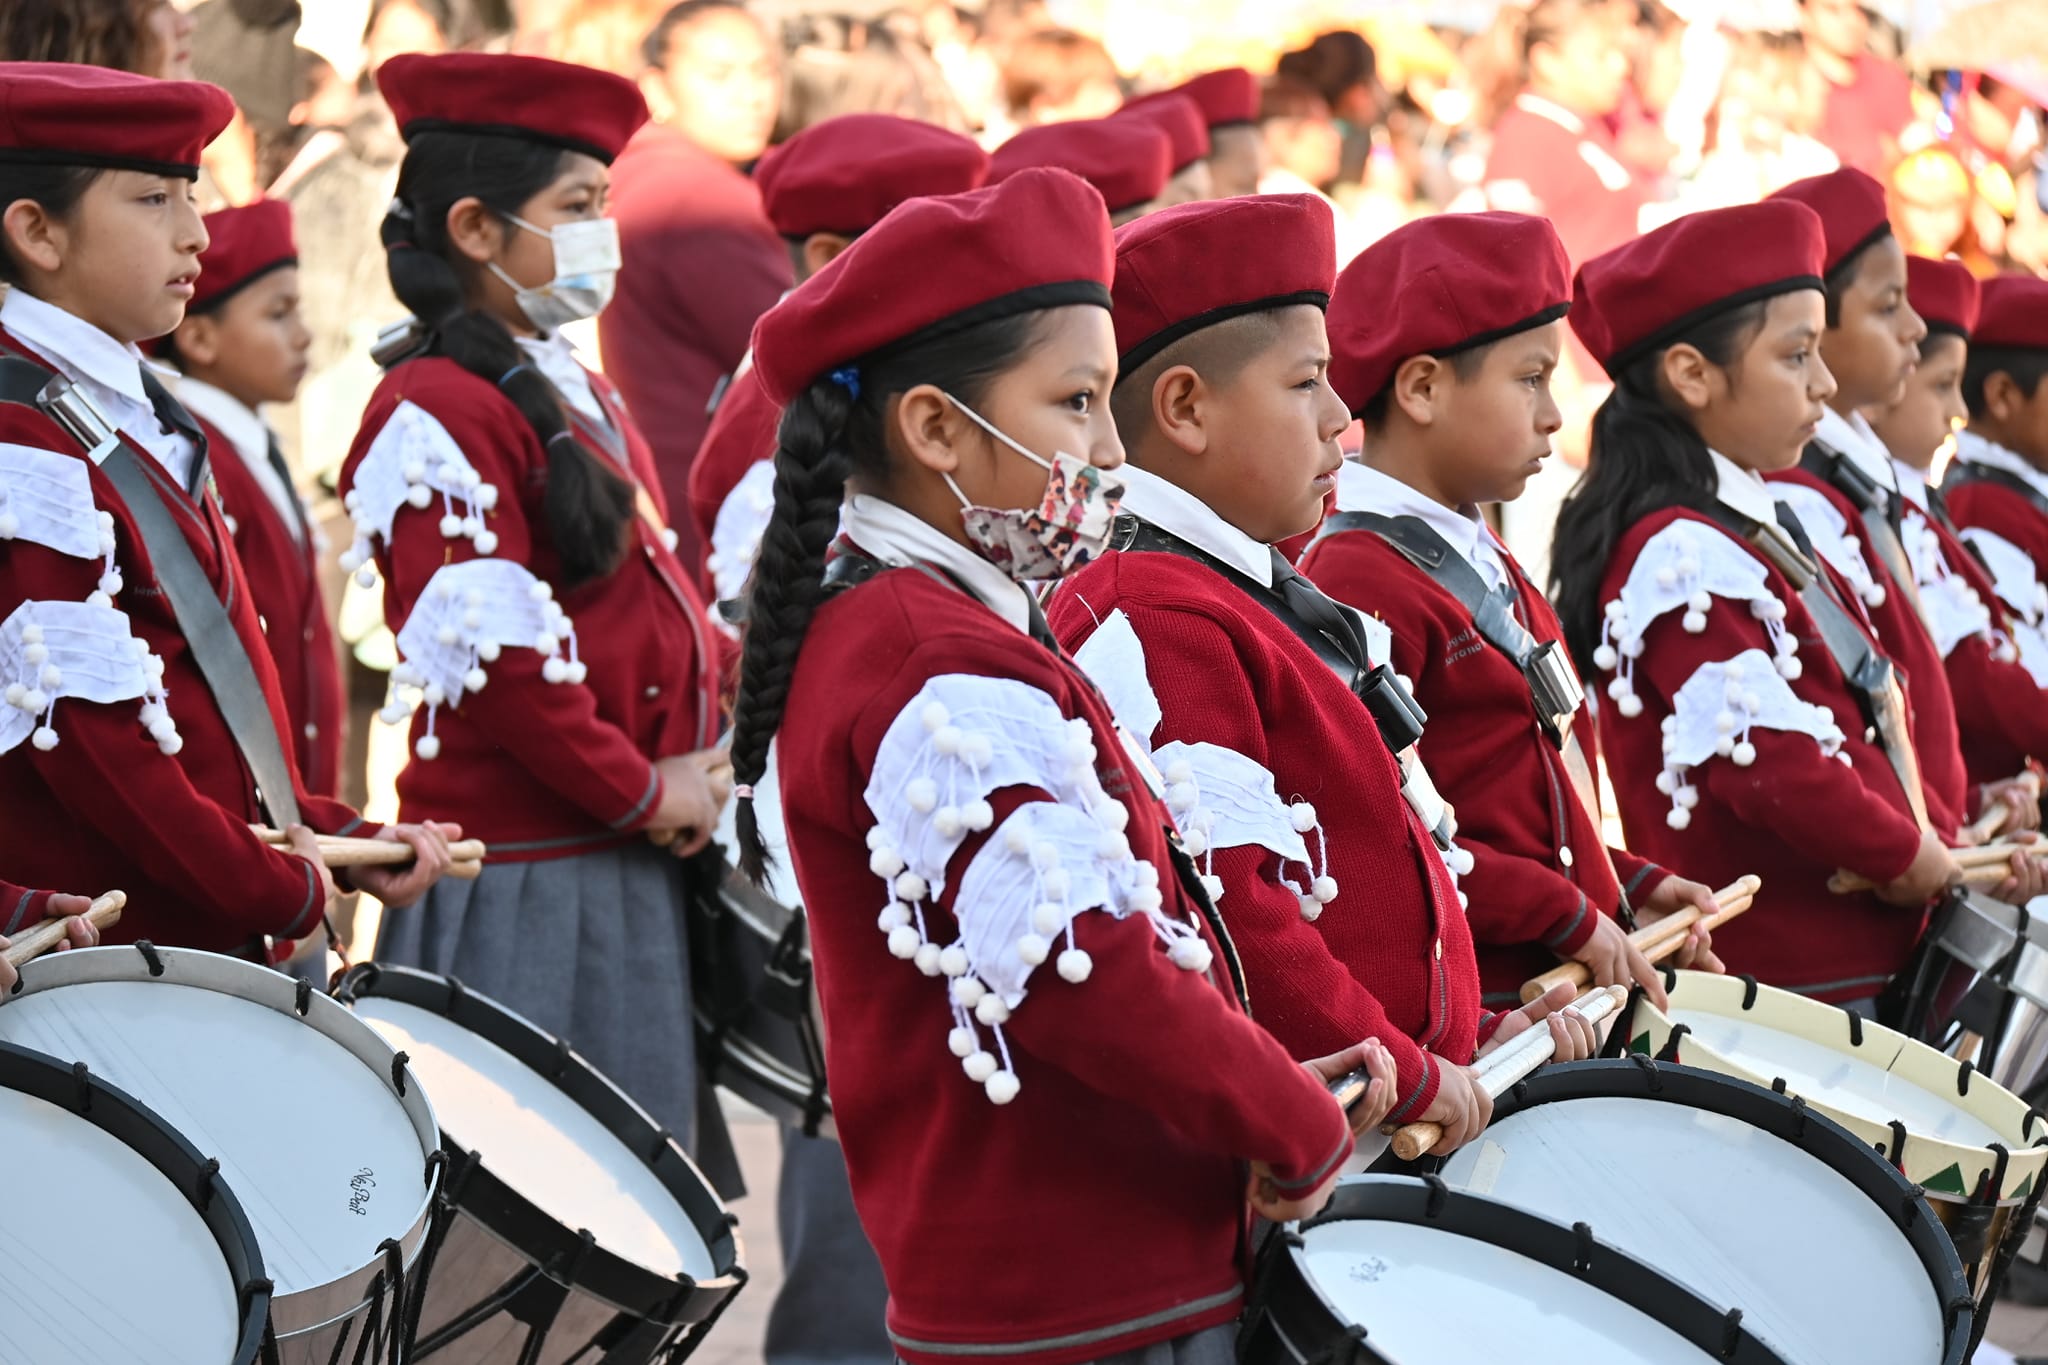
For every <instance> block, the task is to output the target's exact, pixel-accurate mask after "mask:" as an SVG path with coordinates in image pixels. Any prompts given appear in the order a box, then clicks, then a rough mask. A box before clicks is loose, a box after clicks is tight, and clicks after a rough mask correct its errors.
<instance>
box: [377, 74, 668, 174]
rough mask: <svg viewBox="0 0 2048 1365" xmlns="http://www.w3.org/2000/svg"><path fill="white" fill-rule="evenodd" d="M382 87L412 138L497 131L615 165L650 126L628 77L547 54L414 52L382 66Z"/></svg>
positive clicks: (394, 114)
mask: <svg viewBox="0 0 2048 1365" xmlns="http://www.w3.org/2000/svg"><path fill="white" fill-rule="evenodd" d="M377 88H378V89H379V90H382V91H383V92H384V99H385V102H386V103H388V104H389V105H390V106H391V117H392V118H394V119H396V120H397V121H398V131H399V132H400V133H401V134H403V135H404V137H405V138H406V140H407V141H410V140H411V139H412V138H414V137H415V136H417V135H418V134H420V133H437V132H439V133H445V132H463V133H495V134H498V135H500V136H503V137H518V138H525V139H526V140H528V141H529V142H539V143H543V144H545V145H547V146H550V147H564V148H567V149H568V150H569V151H572V152H582V153H584V154H585V155H587V156H594V157H596V158H597V159H598V160H599V161H602V162H604V163H605V164H606V165H610V164H611V163H612V160H613V158H615V157H617V156H618V154H619V151H620V149H622V148H623V147H624V146H625V145H626V140H627V139H628V138H630V137H632V136H633V134H634V132H635V131H636V130H637V129H638V128H639V127H640V125H641V124H643V123H645V122H647V101H646V100H644V99H642V98H641V96H640V89H639V87H638V86H636V85H634V84H633V82H631V81H629V80H627V79H626V78H625V77H624V76H614V75H612V74H611V73H610V72H609V71H594V70H592V69H591V68H590V67H587V66H576V65H574V64H573V63H570V62H556V61H550V60H549V59H547V58H546V57H515V56H508V55H502V54H499V53H492V52H445V53H440V54H438V55H435V56H425V55H422V54H420V53H413V52H408V53H405V54H403V55H401V56H397V57H393V58H391V59H390V60H389V61H387V62H385V63H384V65H382V66H380V67H378V68H377Z"/></svg>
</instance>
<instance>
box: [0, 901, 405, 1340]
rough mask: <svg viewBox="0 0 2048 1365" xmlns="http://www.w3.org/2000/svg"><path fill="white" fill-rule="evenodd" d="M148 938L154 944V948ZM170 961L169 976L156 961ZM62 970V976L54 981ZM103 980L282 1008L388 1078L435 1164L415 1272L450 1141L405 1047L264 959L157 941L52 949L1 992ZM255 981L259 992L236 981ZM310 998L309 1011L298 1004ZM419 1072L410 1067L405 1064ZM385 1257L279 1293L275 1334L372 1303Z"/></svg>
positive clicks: (320, 1323)
mask: <svg viewBox="0 0 2048 1365" xmlns="http://www.w3.org/2000/svg"><path fill="white" fill-rule="evenodd" d="M145 946H146V949H147V950H146V951H145ZM153 963H155V964H161V967H162V972H161V974H160V975H159V974H158V973H157V972H155V971H152V970H151V967H152V965H153ZM52 978H55V979H52ZM100 982H137V983H141V984H146V985H167V986H182V987H184V988H186V989H188V990H203V991H213V992H214V993H216V994H220V995H227V996H231V997H233V998H235V999H237V1000H243V1001H246V1002H247V1003H249V1004H252V1005H256V1006H259V1007H261V1008H265V1009H269V1010H273V1011H275V1012H276V1013H278V1014H282V1015H284V1016H286V1017H287V1018H290V1019H295V1020H297V1021H298V1022H299V1023H302V1024H305V1025H308V1026H309V1027H311V1028H313V1029H314V1030H315V1031H316V1032H318V1033H319V1034H321V1035H322V1036H323V1037H325V1038H327V1039H328V1040H329V1041H330V1042H333V1043H334V1044H336V1045H337V1046H339V1047H341V1048H343V1049H344V1050H345V1051H347V1052H348V1054H349V1055H350V1056H352V1057H354V1058H355V1059H356V1060H357V1061H358V1062H360V1063H361V1064H362V1065H363V1066H364V1067H365V1068H366V1069H367V1070H368V1071H369V1072H370V1074H371V1075H372V1076H374V1077H376V1079H377V1082H378V1084H379V1085H381V1086H383V1087H384V1089H385V1091H386V1093H388V1094H390V1095H391V1097H392V1098H393V1099H395V1100H396V1101H397V1102H398V1103H399V1105H400V1106H401V1107H402V1108H403V1109H404V1110H405V1113H406V1118H407V1119H408V1121H409V1122H410V1123H411V1124H412V1128H413V1132H414V1135H415V1136H417V1137H418V1138H419V1141H420V1162H421V1164H422V1166H423V1167H424V1168H425V1176H424V1181H423V1183H424V1185H425V1189H424V1190H423V1191H422V1194H421V1198H420V1204H419V1207H418V1208H417V1209H415V1210H414V1211H413V1213H412V1216H411V1218H410V1220H409V1221H408V1222H407V1223H406V1225H405V1228H404V1231H403V1232H402V1233H397V1234H393V1239H394V1240H396V1241H397V1243H398V1248H399V1258H400V1264H401V1266H402V1267H403V1268H404V1269H405V1270H406V1271H408V1272H409V1271H410V1270H411V1269H412V1268H413V1266H414V1265H415V1264H416V1263H417V1261H418V1259H419V1254H420V1250H421V1248H422V1247H423V1246H424V1245H425V1244H426V1240H427V1230H428V1227H429V1225H430V1223H431V1222H432V1218H433V1212H434V1202H435V1197H436V1195H437V1194H438V1193H439V1189H440V1182H441V1178H442V1177H441V1172H440V1171H439V1170H438V1169H437V1167H438V1164H439V1163H436V1162H433V1160H432V1154H433V1152H434V1150H435V1148H436V1147H437V1146H438V1145H439V1142H440V1131H441V1127H440V1123H439V1121H438V1120H436V1119H435V1117H434V1110H433V1104H432V1102H431V1101H429V1100H428V1098H427V1095H426V1088H425V1087H424V1086H421V1085H419V1084H418V1083H417V1082H416V1081H411V1082H408V1083H407V1084H405V1085H404V1087H403V1089H401V1088H400V1087H399V1086H398V1085H396V1084H394V1070H393V1062H394V1061H395V1060H396V1059H397V1057H398V1056H399V1055H400V1054H399V1053H398V1051H397V1050H396V1049H395V1048H393V1047H392V1046H391V1045H390V1044H388V1043H386V1042H385V1041H384V1039H383V1037H382V1035H380V1034H379V1033H378V1032H377V1031H376V1030H375V1029H373V1028H371V1027H370V1026H369V1025H368V1024H366V1023H364V1022H363V1021H362V1020H361V1019H358V1018H357V1017H356V1016H355V1015H354V1014H353V1013H351V1012H350V1011H349V1010H347V1009H345V1008H343V1007H342V1006H340V1005H338V1004H336V1003H335V1002H334V1001H333V1000H330V999H328V998H327V996H325V995H323V994H321V993H320V992H319V991H316V990H313V989H312V988H311V987H310V986H304V985H302V983H301V982H299V981H297V980H296V979H295V978H292V977H289V976H286V975H284V974H283V973H282V972H278V971H274V970H272V969H271V968H269V967H265V966H262V965H260V964H258V963H254V962H249V961H246V960H244V959H242V958H238V957H229V956H227V955H226V954H223V953H209V952H206V951H204V950H203V949H198V948H164V947H159V946H157V945H155V944H153V943H149V942H148V941H147V940H140V941H138V942H137V943H131V944H123V945H110V946H107V947H101V948H78V949H73V950H71V951H70V952H63V953H46V954H44V955H43V956H42V957H39V958H36V959H35V960H34V961H32V962H29V963H26V964H24V965H23V967H22V968H21V979H20V981H19V982H18V983H17V988H16V990H15V991H14V993H13V995H12V996H0V1009H5V1008H6V1005H7V1003H8V1001H9V1000H11V999H19V998H21V997H24V996H29V995H36V994H40V993H42V992H44V991H49V990H57V989H61V988H62V987H64V986H73V985H88V984H94V983H100ZM238 983H246V984H247V985H248V986H249V987H250V988H251V989H250V990H246V991H245V990H239V989H234V987H235V986H236V985H237V984H238ZM301 1000H303V1001H304V1002H305V1006H306V1008H305V1012H304V1013H303V1014H302V1013H300V1012H299V1009H298V1008H297V1006H298V1004H299V1002H300V1001H301ZM405 1075H406V1076H407V1077H411V1075H412V1072H411V1069H410V1068H407V1069H406V1071H405ZM384 1267H385V1258H384V1257H382V1256H379V1257H375V1258H373V1259H372V1260H370V1261H369V1262H367V1263H365V1264H364V1265H362V1266H359V1267H357V1268H356V1269H354V1270H351V1271H348V1272H346V1273H344V1274H342V1275H338V1276H336V1277H335V1278H333V1279H331V1280H327V1281H324V1282H322V1283H320V1284H310V1285H306V1286H303V1287H301V1288H298V1289H294V1290H291V1291H290V1292H276V1291H273V1293H272V1294H271V1314H272V1317H273V1319H274V1329H275V1334H276V1335H277V1336H279V1337H281V1338H289V1337H297V1336H302V1335H305V1334H308V1333H312V1332H318V1331H320V1330H322V1329H323V1328H326V1327H330V1326H332V1325H333V1324H335V1323H337V1322H341V1321H344V1320H346V1319H349V1318H352V1317H355V1316H356V1315H357V1314H359V1313H361V1312H363V1311H365V1310H366V1309H367V1308H368V1307H369V1306H370V1304H371V1302H372V1300H373V1299H374V1297H375V1295H374V1294H373V1293H372V1291H373V1290H375V1289H378V1288H379V1287H380V1284H381V1277H382V1276H383V1274H384Z"/></svg>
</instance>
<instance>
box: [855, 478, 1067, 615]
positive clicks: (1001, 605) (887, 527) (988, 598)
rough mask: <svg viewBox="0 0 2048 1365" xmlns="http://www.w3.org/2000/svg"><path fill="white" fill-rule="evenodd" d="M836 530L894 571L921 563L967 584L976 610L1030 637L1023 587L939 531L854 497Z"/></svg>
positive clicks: (878, 501) (887, 505)
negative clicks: (983, 608) (982, 609)
mask: <svg viewBox="0 0 2048 1365" xmlns="http://www.w3.org/2000/svg"><path fill="white" fill-rule="evenodd" d="M839 528H840V529H841V530H842V531H844V532H846V534H847V535H848V536H850V537H851V538H852V540H853V543H854V544H856V545H858V546H860V548H861V549H863V550H865V551H867V552H868V553H869V554H871V555H873V556H874V557H875V558H876V559H879V560H881V561H882V562H883V563H884V564H888V565H892V566H894V567H899V568H901V567H905V566H908V565H910V564H913V563H916V562H918V561H920V560H921V561H923V562H924V563H926V564H929V565H931V566H932V567H933V568H937V569H943V570H945V571H946V572H947V573H949V574H951V575H952V576H953V577H955V578H957V579H959V580H960V581H961V582H962V583H964V584H966V585H967V588H968V591H970V592H972V593H973V594H974V595H975V597H976V598H977V599H979V600H980V601H981V603H982V605H984V606H986V607H987V608H988V609H989V610H990V611H992V612H994V613H995V614H996V615H998V616H1000V617H1002V618H1003V620H1005V621H1007V622H1009V624H1010V625H1012V626H1014V627H1015V628H1016V629H1017V630H1018V631H1019V632H1021V633H1023V634H1027V635H1028V634H1030V632H1031V598H1030V597H1029V596H1028V595H1027V593H1026V591H1025V589H1024V587H1023V585H1021V584H1019V583H1018V582H1017V581H1016V580H1015V579H1013V578H1011V577H1010V576H1009V575H1008V574H1006V573H1004V572H1003V571H1002V570H1001V569H998V568H997V567H996V566H995V565H993V564H991V563H989V562H988V561H987V560H986V559H983V558H982V557H981V556H980V555H978V554H976V553H975V552H974V551H973V550H970V549H968V548H967V547H966V546H965V545H962V544H961V543H960V542H959V541H957V540H955V539H953V538H952V537H951V536H949V535H947V534H946V533H945V532H943V531H941V530H939V529H938V528H937V527H935V526H933V525H931V524H930V523H928V522H925V521H923V520H921V519H920V518H918V517H914V516H912V515H911V514H910V513H908V512H906V511H904V510H903V509H902V508H901V507H898V506H897V505H896V504H895V503H893V502H888V501H886V500H884V499H882V498H876V497H870V496H869V495H867V494H865V493H856V494H854V495H853V497H851V498H849V499H848V500H847V503H846V506H845V507H843V508H841V509H840V513H839Z"/></svg>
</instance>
